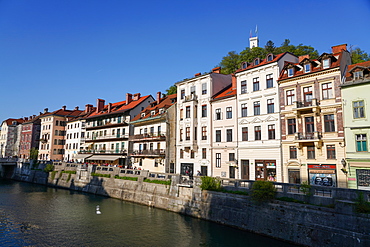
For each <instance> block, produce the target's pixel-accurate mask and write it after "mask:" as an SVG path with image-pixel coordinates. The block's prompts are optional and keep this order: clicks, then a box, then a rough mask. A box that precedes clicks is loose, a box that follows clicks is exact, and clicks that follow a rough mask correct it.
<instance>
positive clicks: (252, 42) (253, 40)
mask: <svg viewBox="0 0 370 247" xmlns="http://www.w3.org/2000/svg"><path fill="white" fill-rule="evenodd" d="M255 33H256V36H254V37H253V36H252V30H251V32H250V36H249V48H250V49H252V48H254V47H258V35H257V33H258V29H257V25H256V32H255Z"/></svg>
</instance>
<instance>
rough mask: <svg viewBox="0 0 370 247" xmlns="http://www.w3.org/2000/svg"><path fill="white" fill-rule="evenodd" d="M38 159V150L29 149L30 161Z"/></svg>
mask: <svg viewBox="0 0 370 247" xmlns="http://www.w3.org/2000/svg"><path fill="white" fill-rule="evenodd" d="M38 157H39V150H38V149H36V148H31V149H30V160H37V158H38Z"/></svg>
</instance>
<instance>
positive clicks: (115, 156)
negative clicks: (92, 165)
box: [87, 155, 124, 160]
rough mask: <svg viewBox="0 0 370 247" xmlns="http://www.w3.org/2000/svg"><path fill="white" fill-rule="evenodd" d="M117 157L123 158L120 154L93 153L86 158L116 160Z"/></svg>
mask: <svg viewBox="0 0 370 247" xmlns="http://www.w3.org/2000/svg"><path fill="white" fill-rule="evenodd" d="M119 158H124V157H123V156H121V155H93V156H92V157H89V158H87V160H117V159H119Z"/></svg>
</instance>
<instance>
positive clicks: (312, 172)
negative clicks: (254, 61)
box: [308, 164, 337, 187]
mask: <svg viewBox="0 0 370 247" xmlns="http://www.w3.org/2000/svg"><path fill="white" fill-rule="evenodd" d="M308 178H309V181H310V184H311V185H317V186H326V187H337V175H336V165H335V164H308Z"/></svg>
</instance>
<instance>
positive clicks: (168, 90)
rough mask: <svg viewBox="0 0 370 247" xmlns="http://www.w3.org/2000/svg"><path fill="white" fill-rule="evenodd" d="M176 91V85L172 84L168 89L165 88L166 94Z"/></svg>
mask: <svg viewBox="0 0 370 247" xmlns="http://www.w3.org/2000/svg"><path fill="white" fill-rule="evenodd" d="M175 93H177V87H176V86H175V85H172V86H171V87H170V88H169V89H166V95H171V94H175Z"/></svg>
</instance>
